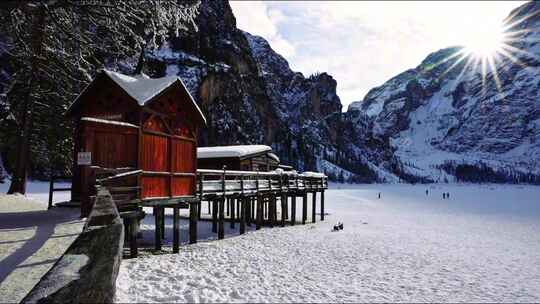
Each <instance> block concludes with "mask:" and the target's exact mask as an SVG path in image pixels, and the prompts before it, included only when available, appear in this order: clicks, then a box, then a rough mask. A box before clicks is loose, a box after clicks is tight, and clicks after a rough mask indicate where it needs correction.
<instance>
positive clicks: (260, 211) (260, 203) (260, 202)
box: [255, 195, 263, 230]
mask: <svg viewBox="0 0 540 304" xmlns="http://www.w3.org/2000/svg"><path fill="white" fill-rule="evenodd" d="M262 218H263V198H262V196H260V195H259V196H257V219H256V223H255V229H257V230H259V229H261V224H262Z"/></svg>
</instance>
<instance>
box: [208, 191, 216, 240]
mask: <svg viewBox="0 0 540 304" xmlns="http://www.w3.org/2000/svg"><path fill="white" fill-rule="evenodd" d="M208 202H209V203H210V201H208ZM217 219H218V202H217V200H215V199H214V200H212V232H213V233H217Z"/></svg>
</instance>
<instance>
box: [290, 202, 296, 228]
mask: <svg viewBox="0 0 540 304" xmlns="http://www.w3.org/2000/svg"><path fill="white" fill-rule="evenodd" d="M295 224H296V194H293V195H292V196H291V226H294V225H295Z"/></svg>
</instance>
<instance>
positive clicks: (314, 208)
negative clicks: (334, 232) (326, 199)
mask: <svg viewBox="0 0 540 304" xmlns="http://www.w3.org/2000/svg"><path fill="white" fill-rule="evenodd" d="M311 196H312V199H313V200H312V201H311V221H312V222H313V223H315V222H316V219H317V217H316V215H315V214H316V211H317V192H313V193H312V194H311Z"/></svg>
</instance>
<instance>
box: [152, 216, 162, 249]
mask: <svg viewBox="0 0 540 304" xmlns="http://www.w3.org/2000/svg"><path fill="white" fill-rule="evenodd" d="M153 213H154V222H155V225H156V231H155V232H156V234H155V238H156V239H155V244H154V245H155V249H156V250H161V223H160V219H159V218H160V217H161V211H160V210H159V207H154V212H153Z"/></svg>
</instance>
